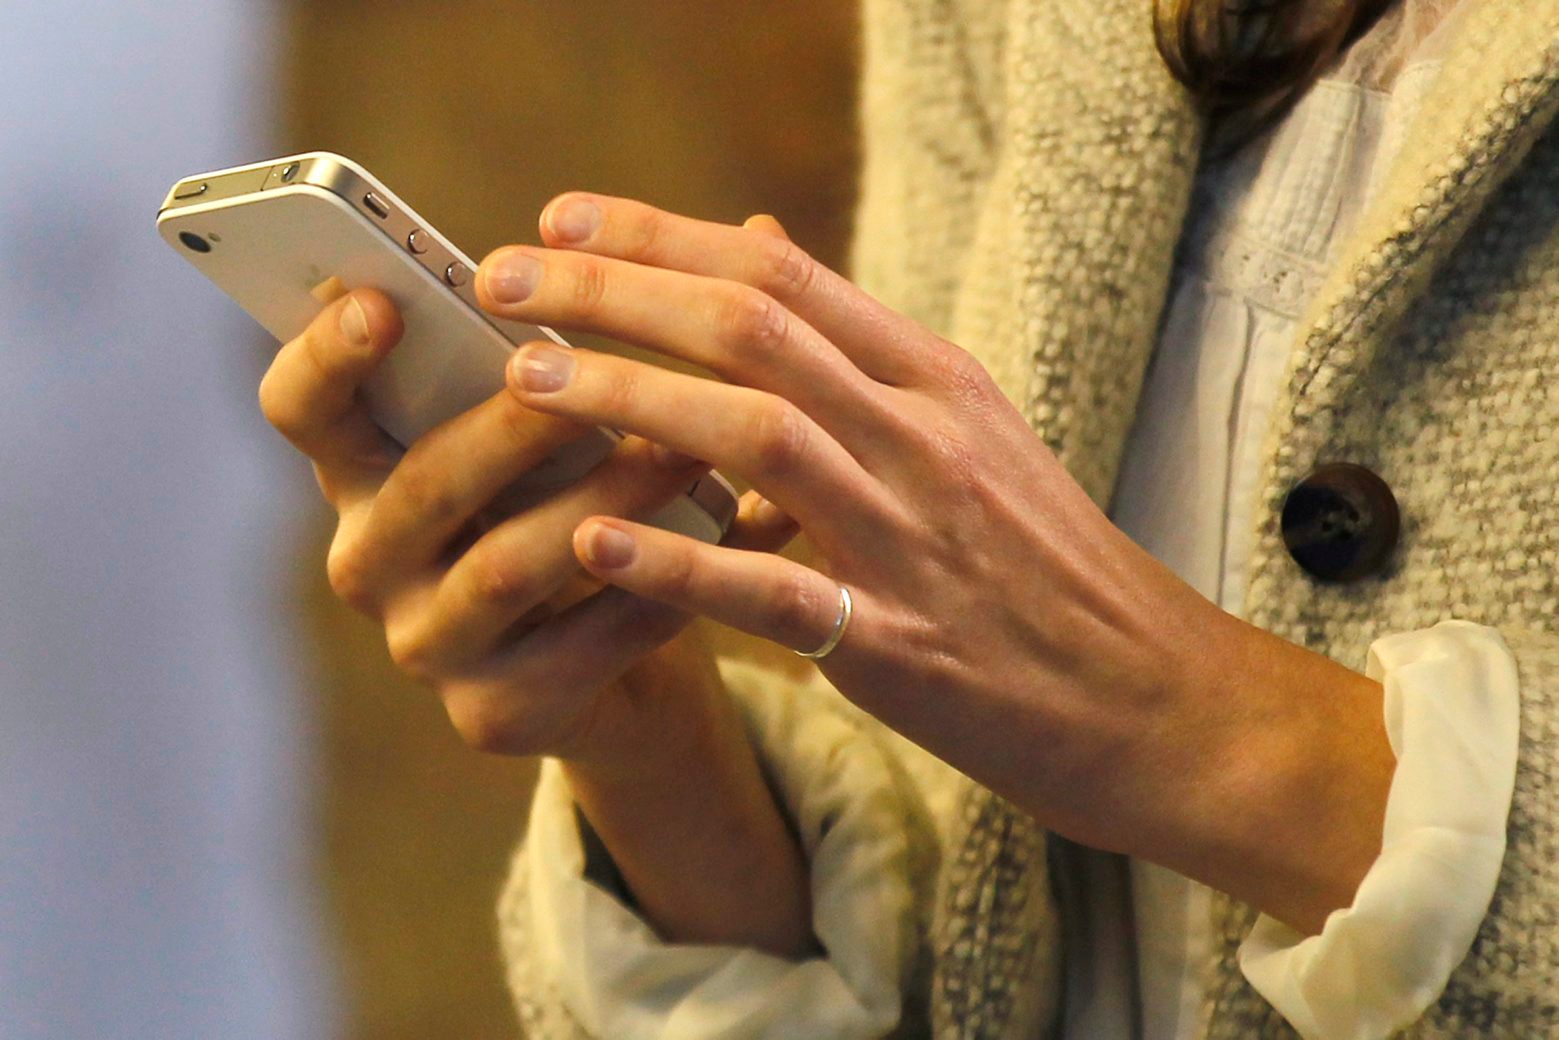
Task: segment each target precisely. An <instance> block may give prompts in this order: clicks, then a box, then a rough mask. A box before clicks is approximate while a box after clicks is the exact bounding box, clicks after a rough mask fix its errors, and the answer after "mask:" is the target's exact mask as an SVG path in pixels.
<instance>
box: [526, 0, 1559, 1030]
mask: <svg viewBox="0 0 1559 1040" xmlns="http://www.w3.org/2000/svg"><path fill="white" fill-rule="evenodd" d="M1465 2H1466V3H1467V4H1469V5H1470V7H1471V10H1469V11H1467V12H1466V19H1465V21H1464V23H1463V26H1462V30H1461V32H1462V36H1461V37H1460V39H1459V40H1458V41H1457V42H1456V43H1455V44H1453V47H1452V50H1451V53H1450V54H1449V56H1448V60H1447V64H1446V67H1445V69H1444V71H1443V73H1442V74H1441V76H1440V78H1439V80H1438V81H1437V83H1436V85H1435V86H1434V87H1433V88H1432V91H1431V93H1430V95H1429V97H1428V98H1427V99H1426V100H1425V102H1424V104H1423V107H1422V109H1421V112H1420V114H1419V115H1418V117H1417V119H1416V121H1415V122H1414V124H1413V125H1412V127H1411V129H1410V130H1409V132H1408V135H1407V140H1406V142H1405V143H1404V145H1403V147H1402V150H1401V152H1400V153H1399V155H1398V157H1397V159H1396V161H1395V163H1394V165H1393V167H1392V169H1391V170H1390V171H1389V173H1388V174H1387V176H1386V179H1385V180H1384V182H1383V184H1382V188H1381V190H1380V192H1379V195H1378V196H1377V197H1376V199H1375V200H1374V201H1373V203H1372V204H1371V206H1370V208H1369V209H1368V210H1367V211H1366V212H1365V213H1364V214H1363V215H1362V216H1361V217H1360V219H1359V221H1358V224H1357V226H1356V227H1355V229H1354V231H1353V233H1352V235H1351V237H1350V244H1349V245H1348V246H1346V247H1345V248H1344V249H1343V251H1342V254H1341V256H1340V258H1339V262H1338V264H1337V266H1336V268H1335V270H1334V271H1333V272H1332V275H1331V276H1330V277H1329V279H1328V280H1327V282H1326V284H1325V285H1324V286H1323V288H1322V289H1321V291H1320V293H1319V296H1318V298H1317V299H1316V301H1315V303H1314V304H1313V306H1312V308H1311V310H1310V313H1309V316H1308V319H1307V320H1306V321H1305V322H1303V323H1302V331H1301V333H1300V336H1299V338H1298V340H1297V342H1296V343H1295V346H1294V352H1293V358H1292V362H1291V368H1290V375H1289V378H1288V381H1287V386H1286V389H1285V391H1284V393H1283V396H1282V397H1281V399H1280V400H1279V402H1278V405H1277V408H1276V412H1275V414H1276V416H1277V418H1276V421H1275V423H1274V428H1273V430H1272V431H1271V434H1270V440H1269V451H1268V455H1267V463H1266V466H1265V471H1264V478H1263V488H1264V492H1263V501H1265V503H1266V508H1265V511H1264V512H1263V513H1262V514H1261V515H1260V516H1259V524H1260V529H1259V531H1258V533H1257V537H1256V542H1255V547H1254V551H1253V555H1252V560H1251V575H1252V580H1251V586H1250V590H1249V594H1248V598H1247V603H1246V608H1247V616H1248V617H1249V618H1250V619H1251V620H1252V621H1253V622H1255V623H1256V624H1258V625H1261V626H1262V627H1264V628H1267V629H1269V630H1271V631H1273V632H1276V633H1278V634H1279V635H1282V636H1284V637H1286V638H1288V639H1290V640H1292V641H1294V642H1296V643H1299V644H1301V645H1304V646H1307V647H1310V648H1312V649H1314V650H1317V651H1319V652H1322V653H1325V654H1327V655H1329V656H1331V657H1333V658H1335V659H1337V660H1339V661H1341V662H1343V663H1345V664H1348V665H1349V666H1352V667H1355V668H1359V669H1361V670H1362V668H1363V665H1364V659H1365V651H1366V648H1367V647H1368V645H1369V643H1370V642H1371V641H1373V640H1374V639H1375V638H1377V637H1379V636H1382V635H1386V634H1390V633H1393V632H1403V631H1409V630H1413V629H1419V628H1426V627H1429V626H1430V625H1433V624H1435V623H1436V622H1439V621H1442V620H1445V619H1447V618H1452V617H1455V618H1462V619H1465V620H1470V621H1476V622H1480V623H1482V624H1486V625H1491V626H1494V627H1496V628H1498V629H1499V630H1500V632H1501V634H1502V635H1503V636H1504V638H1505V639H1506V641H1507V642H1508V644H1509V645H1510V647H1511V649H1512V651H1513V652H1514V654H1515V656H1516V659H1517V662H1518V666H1519V669H1520V683H1521V691H1522V697H1523V710H1522V722H1521V725H1522V730H1521V750H1520V756H1521V760H1520V767H1519V772H1518V776H1517V779H1516V788H1515V799H1514V804H1513V806H1512V810H1511V816H1510V821H1509V847H1508V852H1507V857H1506V862H1505V866H1504V870H1503V873H1502V876H1501V879H1500V884H1499V888H1498V891H1497V892H1496V894H1495V897H1494V900H1493V904H1492V906H1491V908H1490V912H1489V915H1488V918H1487V919H1486V921H1485V922H1484V926H1483V928H1482V930H1481V931H1480V933H1479V935H1478V937H1477V940H1476V941H1475V943H1474V945H1473V948H1472V951H1471V953H1470V954H1469V955H1468V957H1467V959H1466V961H1465V962H1464V963H1463V964H1462V965H1461V966H1460V967H1459V969H1458V970H1457V972H1456V973H1455V974H1454V976H1453V977H1452V979H1451V983H1450V985H1449V987H1448V989H1447V990H1446V991H1445V993H1444V994H1443V996H1442V997H1441V999H1440V1000H1439V1002H1438V1003H1437V1004H1435V1005H1434V1006H1433V1007H1432V1008H1431V1009H1430V1011H1429V1013H1428V1014H1427V1015H1426V1016H1425V1017H1424V1019H1423V1020H1422V1021H1421V1022H1420V1023H1419V1024H1418V1025H1416V1026H1415V1027H1414V1028H1413V1029H1411V1030H1410V1031H1409V1032H1408V1034H1407V1035H1409V1036H1415V1037H1418V1036H1422V1037H1442V1036H1443V1037H1450V1036H1455V1037H1465V1036H1480V1037H1484V1036H1496V1037H1510V1038H1522V1040H1527V1038H1535V1037H1542V1036H1559V491H1556V485H1559V126H1554V125H1553V124H1554V116H1555V114H1556V112H1559V0H1465ZM1148 9H1149V4H1148V0H866V26H867V39H866V76H865V93H864V98H863V113H864V126H865V135H866V138H865V140H866V164H865V172H864V185H863V198H862V204H861V208H860V222H859V228H858V236H857V249H856V254H855V258H854V275H855V277H856V278H857V280H858V281H860V282H861V284H862V285H864V286H865V287H866V288H867V289H868V290H870V291H871V292H872V293H874V294H875V295H877V296H878V297H880V298H881V299H883V300H884V301H885V302H887V303H888V304H889V305H890V306H893V307H895V308H897V309H898V310H901V311H903V312H905V313H907V314H909V315H911V316H913V317H915V318H917V319H918V320H920V321H922V322H924V323H925V324H927V325H929V326H931V327H932V328H934V329H937V330H938V331H940V332H942V333H944V334H945V335H947V336H948V337H949V338H950V339H952V340H953V341H954V342H957V343H959V344H961V345H962V346H964V347H966V348H967V349H969V350H971V351H972V352H974V353H975V354H976V355H977V356H978V357H979V358H980V359H981V360H982V361H983V362H984V363H985V365H986V366H987V367H988V368H989V369H990V371H991V372H992V374H993V375H994V376H995V378H996V380H997V381H998V383H999V384H1000V385H1001V386H1002V388H1003V389H1004V390H1005V392H1006V393H1007V394H1008V396H1009V397H1010V398H1011V399H1012V400H1013V401H1014V402H1015V403H1016V404H1017V405H1018V406H1019V407H1021V408H1022V409H1023V410H1024V412H1025V413H1026V414H1027V416H1028V417H1029V420H1030V422H1031V423H1032V425H1033V427H1034V429H1035V430H1036V431H1037V432H1038V433H1039V434H1040V435H1041V436H1042V437H1043V438H1044V440H1045V441H1046V442H1047V443H1048V444H1049V445H1050V446H1051V448H1052V449H1053V450H1055V451H1056V452H1057V454H1058V455H1059V456H1060V458H1061V459H1062V460H1063V461H1064V462H1065V463H1066V465H1067V466H1068V468H1069V469H1070V471H1071V472H1072V473H1073V475H1074V476H1075V477H1076V478H1077V480H1078V481H1080V482H1081V484H1082V485H1083V486H1084V487H1085V488H1086V489H1087V490H1088V492H1089V493H1090V494H1091V495H1092V496H1093V497H1094V498H1095V499H1096V500H1097V501H1099V502H1101V503H1105V502H1107V500H1108V498H1109V496H1110V494H1111V490H1112V486H1113V483H1114V480H1115V475H1116V468H1117V465H1118V463H1119V460H1120V456H1121V451H1122V447H1123V444H1124V441H1125V437H1126V434H1127V432H1128V429H1129V427H1130V424H1131V422H1132V418H1133V414H1134V410H1135V407H1136V401H1137V394H1138V393H1139V391H1140V388H1141V383H1142V377H1143V373H1144V370H1145V368H1146V365H1147V362H1148V359H1149V356H1150V354H1151V352H1152V348H1153V345H1154V342H1155V340H1156V336H1157V331H1158V323H1159V320H1160V318H1161V312H1162V309H1163V306H1164V303H1165V295H1166V292H1167V289H1168V281H1169V275H1170V268H1171V261H1172V257H1173V254H1174V250H1175V247H1176V244H1177V242H1178V240H1179V236H1180V232H1181V227H1182V222H1183V220H1184V218H1185V214H1186V207H1187V203H1188V201H1189V197H1190V188H1191V183H1192V179H1193V177H1194V175H1195V171H1196V166H1197V161H1198V156H1199V154H1200V148H1201V143H1202V126H1201V123H1200V120H1199V119H1198V117H1197V115H1196V113H1195V111H1194V110H1193V108H1192V106H1191V105H1190V104H1189V102H1188V99H1187V97H1186V95H1185V93H1184V91H1183V90H1181V89H1180V88H1179V87H1178V86H1177V85H1176V84H1175V83H1174V82H1173V80H1172V79H1171V78H1170V76H1169V75H1168V73H1167V71H1166V70H1165V68H1164V66H1163V63H1162V61H1161V60H1160V58H1159V57H1158V54H1157V52H1156V50H1155V48H1154V45H1153V40H1152V35H1151V27H1150V22H1149V18H1148ZM1327 461H1349V462H1356V463H1359V464H1362V465H1365V466H1368V467H1369V468H1370V469H1372V470H1374V471H1375V472H1377V473H1379V474H1381V475H1382V476H1383V477H1384V478H1385V479H1386V481H1387V482H1388V483H1389V484H1390V485H1391V486H1392V488H1393V490H1394V491H1395V493H1396V495H1397V498H1398V500H1399V502H1400V504H1401V506H1402V511H1403V530H1402V539H1401V544H1400V546H1399V549H1398V552H1397V555H1396V558H1395V563H1394V565H1393V566H1392V568H1391V569H1390V571H1389V572H1388V573H1387V574H1385V575H1383V576H1381V577H1378V578H1373V579H1369V580H1365V581H1361V582H1357V583H1353V584H1346V585H1321V584H1318V583H1316V582H1314V581H1312V580H1310V579H1309V578H1308V577H1307V576H1306V575H1305V574H1304V573H1303V572H1302V571H1300V570H1299V568H1298V567H1297V566H1295V565H1294V563H1293V562H1292V561H1291V560H1290V558H1289V556H1288V554H1287V553H1286V552H1285V550H1284V548H1283V544H1282V541H1281V538H1280V536H1279V533H1278V527H1277V522H1276V519H1277V516H1278V511H1279V508H1280V505H1281V503H1282V500H1283V497H1284V495H1285V493H1286V492H1287V490H1288V489H1289V488H1290V487H1291V486H1292V485H1293V484H1294V483H1295V482H1296V481H1298V480H1299V479H1301V478H1302V477H1304V476H1305V475H1306V474H1307V473H1308V472H1309V471H1310V470H1311V469H1313V468H1314V467H1315V466H1316V465H1317V464H1319V463H1322V462H1327ZM947 783H949V784H952V785H956V786H957V788H958V790H957V793H956V796H955V797H954V804H955V805H956V806H957V810H956V812H955V813H954V814H953V819H952V820H951V822H950V823H949V824H947V825H945V826H943V827H941V828H939V829H938V833H939V834H940V836H941V839H942V840H941V846H942V847H941V848H940V850H939V856H938V857H937V862H938V864H939V865H938V866H937V868H936V870H935V877H934V878H933V879H929V880H928V882H927V884H926V885H925V890H926V891H927V892H928V893H930V898H931V904H930V905H929V906H928V907H927V908H926V913H925V917H926V919H927V922H928V923H927V934H926V936H925V947H924V950H923V955H922V961H921V964H922V971H921V972H919V973H917V974H920V975H922V976H923V977H922V978H921V979H920V980H919V985H920V986H921V987H922V989H923V991H922V992H919V993H914V992H911V993H909V994H906V996H907V1002H906V1004H907V1007H906V1016H907V1017H906V1020H905V1022H904V1023H903V1024H902V1026H901V1028H900V1030H899V1031H898V1033H897V1034H896V1035H903V1036H909V1035H923V1034H924V1033H925V1032H926V1031H927V1029H929V1031H930V1033H931V1035H934V1036H935V1037H937V1038H938V1040H942V1038H953V1037H959V1038H963V1037H968V1038H975V1037H980V1038H992V1040H996V1038H1000V1040H1035V1038H1038V1037H1041V1036H1043V1035H1045V1031H1046V1028H1047V1026H1048V1025H1049V1024H1050V1022H1051V1019H1052V1017H1053V1015H1054V1010H1055V992H1054V986H1055V984H1056V971H1055V964H1056V957H1057V951H1056V942H1057V935H1056V928H1055V915H1054V907H1053V905H1051V903H1050V894H1049V893H1050V889H1049V885H1048V881H1047V878H1046V874H1045V837H1044V835H1043V833H1042V832H1040V831H1039V829H1038V828H1037V827H1036V826H1035V825H1034V824H1033V822H1032V821H1031V820H1029V819H1027V818H1026V817H1025V816H1024V815H1022V814H1021V813H1018V812H1016V811H1014V810H1013V809H1011V808H1010V807H1009V806H1007V805H1006V804H1005V803H1004V802H1002V801H1001V800H1000V799H998V798H996V797H995V796H994V795H992V794H990V793H989V792H987V791H985V790H983V789H981V788H979V787H978V786H976V785H974V784H972V783H970V782H969V781H967V780H964V779H963V778H961V777H959V776H957V775H956V774H952V773H950V772H949V773H948V775H947ZM524 883H525V882H524V878H523V877H517V878H516V879H515V880H514V881H513V882H512V884H511V889H510V892H509V893H508V895H507V896H506V899H505V903H504V906H505V909H504V912H503V914H502V917H503V927H504V931H505V946H506V949H507V950H508V952H509V956H510V958H511V972H510V977H511V982H512V983H513V985H514V987H515V989H516V996H517V999H518V1002H519V1005H520V1007H521V1011H522V1017H524V1018H525V1019H526V1021H527V1025H528V1027H529V1029H530V1030H531V1034H532V1035H533V1036H535V1037H538V1038H541V1037H547V1038H551V1037H564V1036H573V1035H579V1034H578V1033H577V1027H575V1026H573V1024H572V1023H571V1021H570V1016H569V1015H568V1014H567V1012H566V1010H565V1009H564V1008H563V1007H561V1006H560V1005H559V1004H558V1002H557V997H556V994H555V993H550V992H547V990H546V987H544V986H537V985H533V984H532V980H530V979H529V977H528V976H527V973H526V971H525V964H526V962H527V961H528V959H529V958H528V957H527V956H526V953H525V944H526V942H527V939H526V928H525V921H524V913H523V904H524V899H523V897H522V896H521V895H519V894H518V893H519V892H521V891H522V890H523V886H524ZM1216 904H1217V905H1216V907H1215V911H1214V912H1215V915H1216V921H1215V926H1216V928H1217V931H1218V932H1219V934H1221V935H1222V943H1221V948H1220V949H1218V951H1217V955H1216V959H1215V962H1214V963H1212V964H1209V965H1207V968H1206V970H1207V979H1208V982H1209V993H1210V997H1209V1000H1208V1004H1207V1006H1206V1009H1205V1016H1204V1023H1203V1028H1202V1035H1203V1036H1205V1037H1207V1038H1208V1040H1235V1038H1239V1040H1245V1038H1252V1037H1287V1036H1293V1035H1295V1034H1294V1033H1293V1031H1292V1030H1291V1029H1290V1028H1289V1027H1288V1026H1287V1025H1286V1024H1285V1023H1284V1022H1283V1021H1282V1019H1281V1018H1280V1017H1279V1016H1278V1015H1277V1014H1276V1013H1275V1012H1274V1011H1273V1010H1272V1008H1271V1007H1270V1006H1269V1005H1267V1004H1266V1002H1265V1001H1263V1000H1262V999H1261V997H1260V996H1258V995H1257V994H1256V993H1255V992H1254V991H1253V990H1252V989H1251V988H1250V987H1249V986H1248V985H1247V984H1246V983H1245V981H1244V979H1243V977H1242V976H1241V974H1240V972H1239V969H1238V967H1237V965H1236V963H1235V957H1234V952H1235V949H1236V947H1237V946H1238V945H1239V943H1240V942H1241V940H1242V939H1243V938H1244V936H1245V935H1246V934H1247V933H1248V932H1249V930H1250V927H1251V925H1252V923H1253V921H1254V918H1255V914H1254V912H1253V911H1252V910H1250V909H1249V908H1248V907H1244V906H1240V905H1236V904H1234V903H1233V902H1232V901H1230V900H1227V899H1219V900H1217V901H1216ZM928 1006H929V1010H926V1009H927V1007H928ZM1101 1040H1110V1038H1101Z"/></svg>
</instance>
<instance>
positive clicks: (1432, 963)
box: [1239, 621, 1521, 1040]
mask: <svg viewBox="0 0 1559 1040" xmlns="http://www.w3.org/2000/svg"><path fill="white" fill-rule="evenodd" d="M1366 671H1367V674H1368V675H1369V676H1370V678H1372V679H1376V680H1379V681H1380V682H1381V683H1382V684H1383V685H1384V687H1385V716H1386V732H1387V735H1388V737H1389V739H1390V741H1391V750H1392V751H1393V752H1394V753H1395V754H1396V756H1397V767H1396V772H1395V775H1394V776H1393V778H1392V781H1391V791H1390V794H1389V796H1388V798H1387V802H1386V819H1385V829H1384V833H1383V840H1382V845H1381V853H1380V858H1379V859H1377V860H1376V861H1375V864H1374V866H1372V867H1371V868H1370V870H1369V872H1368V873H1367V874H1366V875H1365V877H1364V880H1363V881H1362V882H1361V883H1360V885H1359V890H1358V893H1357V894H1356V896H1355V898H1354V902H1353V905H1352V906H1350V907H1348V908H1346V909H1343V910H1338V911H1336V912H1334V913H1333V914H1332V915H1331V916H1330V917H1328V918H1327V920H1326V924H1325V926H1324V928H1323V929H1322V931H1321V934H1320V935H1317V936H1312V937H1309V938H1305V937H1303V936H1301V935H1299V933H1297V932H1295V931H1294V930H1293V929H1291V928H1289V927H1287V926H1286V925H1283V924H1281V923H1279V922H1278V921H1275V920H1273V919H1271V918H1269V917H1265V916H1263V917H1261V918H1260V919H1258V921H1257V923H1256V927H1255V930H1254V931H1253V932H1252V933H1251V935H1250V937H1249V938H1248V939H1246V941H1245V943H1244V944H1243V945H1242V946H1241V947H1240V951H1239V962H1240V968H1241V970H1242V971H1243V972H1244V973H1245V977H1246V978H1247V979H1248V980H1249V981H1250V983H1251V985H1252V986H1254V987H1255V988H1256V990H1257V991H1258V992H1259V993H1260V994H1261V995H1262V996H1263V997H1265V998H1266V999H1267V1001H1268V1002H1269V1003H1270V1004H1272V1006H1273V1007H1275V1008H1276V1009H1277V1010H1278V1011H1279V1012H1280V1013H1281V1014H1282V1015H1283V1017H1284V1018H1286V1019H1287V1020H1288V1021H1289V1023H1290V1024H1291V1025H1292V1026H1293V1027H1294V1028H1295V1029H1297V1030H1298V1031H1299V1033H1300V1035H1301V1036H1303V1037H1305V1038H1306V1040H1375V1038H1378V1037H1385V1036H1388V1035H1389V1034H1391V1033H1393V1032H1395V1031H1397V1030H1399V1029H1401V1028H1403V1027H1404V1026H1407V1025H1409V1024H1411V1023H1412V1022H1414V1021H1416V1020H1417V1019H1418V1018H1419V1017H1420V1016H1421V1015H1422V1014H1423V1013H1424V1011H1425V1010H1426V1009H1427V1008H1428V1007H1429V1005H1431V1004H1432V1003H1434V1001H1435V1000H1437V999H1438V998H1439V996H1440V994H1441V993H1442V992H1443V991H1444V989H1445V986H1446V983H1447V982H1448V981H1449V979H1450V977H1451V973H1452V972H1453V971H1454V970H1455V969H1456V967H1457V965H1459V964H1460V963H1461V962H1462V960H1463V959H1464V958H1465V957H1466V956H1467V952H1468V950H1469V949H1471V947H1472V942H1473V939H1474V938H1475V937H1476V935H1477V932H1478V928H1479V926H1480V924H1481V923H1482V921H1483V918H1484V915H1485V914H1487V913H1488V908H1489V903H1490V900H1491V899H1492V898H1493V895H1494V888H1495V885H1496V883H1497V882H1498V880H1499V873H1500V864H1501V862H1502V861H1503V860H1504V857H1505V821H1506V817H1507V816H1508V815H1509V812H1510V800H1511V792H1512V790H1513V788H1514V784H1515V775H1516V754H1517V741H1518V738H1519V730H1520V714H1521V698H1520V690H1519V687H1518V682H1517V674H1516V663H1515V659H1514V657H1513V656H1512V655H1511V653H1510V650H1509V649H1508V648H1507V647H1506V645H1505V641H1504V640H1503V639H1502V638H1501V637H1500V635H1499V633H1498V632H1497V631H1495V630H1494V629H1492V628H1486V627H1484V626H1482V625H1474V624H1471V623H1469V622H1465V621H1446V622H1442V623H1441V624H1438V625H1436V626H1434V627H1433V628H1429V629H1423V630H1420V631H1417V632H1408V633H1403V634H1400V635H1393V636H1389V637H1386V638H1384V639H1380V640H1377V641H1376V642H1375V643H1374V644H1373V645H1372V646H1371V647H1370V654H1369V664H1368V667H1367V670H1366Z"/></svg>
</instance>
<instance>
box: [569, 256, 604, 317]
mask: <svg viewBox="0 0 1559 1040" xmlns="http://www.w3.org/2000/svg"><path fill="white" fill-rule="evenodd" d="M571 259H572V261H573V265H574V272H573V278H572V279H571V280H570V288H571V291H572V296H573V305H574V308H575V310H576V311H577V312H578V313H580V314H594V313H596V312H597V311H598V310H600V308H601V304H602V301H604V300H605V299H606V289H607V275H606V265H605V264H604V263H602V262H601V261H600V260H598V259H596V258H595V257H593V256H588V255H586V254H583V253H578V254H574V255H573V256H572V258H571Z"/></svg>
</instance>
